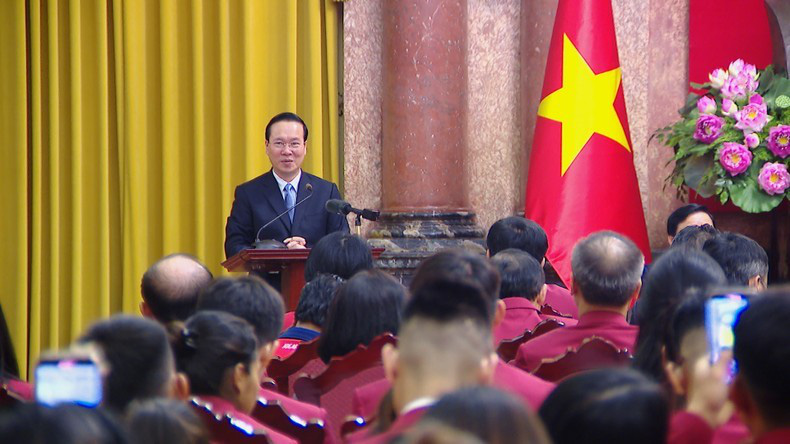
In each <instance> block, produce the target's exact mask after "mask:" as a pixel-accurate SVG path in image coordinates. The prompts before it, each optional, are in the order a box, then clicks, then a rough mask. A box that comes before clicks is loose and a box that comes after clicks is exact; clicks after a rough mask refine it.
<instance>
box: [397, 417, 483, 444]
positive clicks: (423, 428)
mask: <svg viewBox="0 0 790 444" xmlns="http://www.w3.org/2000/svg"><path fill="white" fill-rule="evenodd" d="M390 443H391V444H485V442H484V441H482V440H480V439H478V438H477V437H476V436H474V435H472V434H471V433H467V432H463V431H461V430H458V429H455V428H453V427H450V426H448V425H445V424H442V423H440V422H437V421H420V422H419V423H417V425H415V426H414V427H412V428H411V429H409V430H407V431H406V432H404V433H403V434H402V435H400V436H398V437H396V438H395V439H393V440H392V441H390Z"/></svg>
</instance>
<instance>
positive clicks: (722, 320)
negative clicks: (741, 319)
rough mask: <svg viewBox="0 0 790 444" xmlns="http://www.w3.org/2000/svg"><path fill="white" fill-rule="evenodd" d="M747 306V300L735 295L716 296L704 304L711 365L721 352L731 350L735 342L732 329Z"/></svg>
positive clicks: (742, 296) (740, 295)
mask: <svg viewBox="0 0 790 444" xmlns="http://www.w3.org/2000/svg"><path fill="white" fill-rule="evenodd" d="M747 305H749V300H748V299H746V297H745V296H744V295H742V294H735V293H732V294H723V295H716V296H713V297H712V298H710V299H708V301H707V302H706V303H705V331H706V333H707V337H708V350H709V351H710V361H711V363H714V362H716V361H718V360H719V356H721V352H722V350H732V346H733V343H734V342H735V335H734V334H733V332H732V327H733V325H734V324H735V320H736V319H737V318H738V314H739V313H740V312H741V311H743V309H744V308H746V306H747Z"/></svg>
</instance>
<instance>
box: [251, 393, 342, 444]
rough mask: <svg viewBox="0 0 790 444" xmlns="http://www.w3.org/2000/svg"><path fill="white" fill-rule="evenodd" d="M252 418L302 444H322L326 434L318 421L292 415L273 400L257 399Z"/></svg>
mask: <svg viewBox="0 0 790 444" xmlns="http://www.w3.org/2000/svg"><path fill="white" fill-rule="evenodd" d="M252 417H253V418H255V419H257V420H258V421H259V422H260V423H261V424H265V425H267V426H269V427H271V428H273V429H276V430H279V431H281V432H283V433H284V434H286V435H288V436H290V437H292V438H294V439H296V440H297V441H299V442H300V443H302V444H310V443H322V442H324V438H325V435H326V433H327V431H326V430H325V429H324V427H325V424H324V422H323V421H321V420H320V419H318V418H301V417H299V416H297V415H292V414H290V413H288V411H287V410H286V409H285V407H283V406H282V404H280V403H279V402H278V401H274V400H265V399H263V398H258V402H257V403H256V404H255V409H254V410H253V411H252Z"/></svg>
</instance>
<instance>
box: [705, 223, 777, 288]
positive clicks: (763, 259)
mask: <svg viewBox="0 0 790 444" xmlns="http://www.w3.org/2000/svg"><path fill="white" fill-rule="evenodd" d="M702 250H703V251H704V252H706V253H708V254H709V255H710V257H712V258H713V259H714V260H716V262H718V263H719V265H721V268H722V269H723V270H724V274H725V275H726V276H727V280H728V281H729V283H730V284H733V285H749V279H751V278H753V277H755V276H761V277H762V278H764V279H766V278H767V277H768V254H767V253H766V252H765V250H764V249H763V247H761V246H760V244H758V243H757V242H755V241H754V240H752V239H750V238H748V237H746V236H744V235H742V234H738V233H721V234H719V235H718V236H716V237H714V238H712V239H708V240H707V241H706V242H705V244H704V245H703V246H702Z"/></svg>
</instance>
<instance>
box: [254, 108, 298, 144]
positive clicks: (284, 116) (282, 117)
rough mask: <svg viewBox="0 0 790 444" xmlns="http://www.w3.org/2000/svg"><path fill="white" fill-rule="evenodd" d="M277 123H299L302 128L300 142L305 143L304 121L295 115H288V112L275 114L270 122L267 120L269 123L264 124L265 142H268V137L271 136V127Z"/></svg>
mask: <svg viewBox="0 0 790 444" xmlns="http://www.w3.org/2000/svg"><path fill="white" fill-rule="evenodd" d="M277 122H298V123H301V124H302V128H304V140H302V142H307V124H306V123H304V120H302V118H301V117H299V116H298V115H296V114H294V113H290V112H285V113H280V114H277V115H276V116H274V117H272V119H271V120H269V123H267V124H266V131H265V134H264V136H265V137H266V141H267V142H268V141H269V136H270V135H271V134H272V125H274V124H275V123H277Z"/></svg>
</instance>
